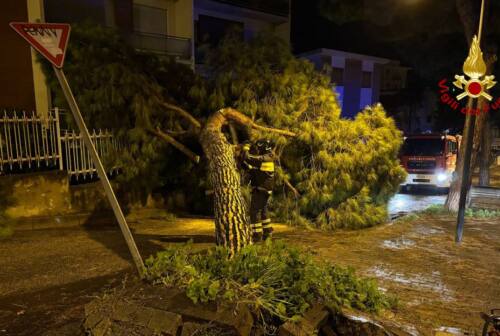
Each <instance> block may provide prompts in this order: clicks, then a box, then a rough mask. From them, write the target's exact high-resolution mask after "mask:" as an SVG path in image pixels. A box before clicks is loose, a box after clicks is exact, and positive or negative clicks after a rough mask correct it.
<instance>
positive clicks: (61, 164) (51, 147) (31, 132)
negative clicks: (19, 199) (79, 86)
mask: <svg viewBox="0 0 500 336" xmlns="http://www.w3.org/2000/svg"><path fill="white" fill-rule="evenodd" d="M59 112H60V111H59V109H57V108H55V109H53V110H51V111H49V113H48V117H47V119H42V118H40V117H39V116H37V115H36V114H35V113H34V112H31V113H28V112H24V111H23V112H16V111H12V112H7V111H3V115H0V174H5V173H22V172H29V171H37V170H48V169H59V170H66V171H67V172H68V175H69V176H70V177H73V178H75V179H77V180H78V179H80V178H81V179H87V178H92V177H95V176H96V172H97V171H96V169H95V167H94V164H93V163H92V159H91V157H90V153H89V151H88V150H87V148H86V147H85V145H84V143H83V139H82V136H81V135H80V134H79V133H77V132H75V131H73V130H64V131H61V126H60V125H61V122H60V121H61V120H60V113H59ZM91 138H92V141H93V142H94V146H95V147H96V150H97V152H98V153H99V155H100V156H101V158H103V159H104V161H106V159H107V158H108V157H109V156H110V154H111V153H112V152H113V151H117V150H119V149H120V145H119V143H118V142H117V141H116V139H115V138H114V137H113V135H112V134H111V132H109V131H107V130H104V131H103V130H98V131H95V130H94V131H93V133H92V134H91ZM117 171H118V169H117V168H115V167H113V168H111V169H110V170H109V173H110V174H113V173H116V172H117Z"/></svg>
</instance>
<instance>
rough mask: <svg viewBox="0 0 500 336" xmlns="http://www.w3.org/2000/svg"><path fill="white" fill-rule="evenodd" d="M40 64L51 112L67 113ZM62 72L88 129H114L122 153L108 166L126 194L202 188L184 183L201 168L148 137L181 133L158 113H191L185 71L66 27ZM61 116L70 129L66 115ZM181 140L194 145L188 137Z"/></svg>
mask: <svg viewBox="0 0 500 336" xmlns="http://www.w3.org/2000/svg"><path fill="white" fill-rule="evenodd" d="M42 64H43V65H44V70H45V74H46V75H47V77H48V82H49V86H50V87H51V89H52V91H53V92H54V100H53V105H54V106H59V107H66V106H67V104H66V101H65V98H64V95H63V94H62V91H61V90H60V87H59V83H58V82H57V78H55V76H54V74H53V72H52V69H51V67H50V65H49V64H48V63H47V62H45V61H42ZM64 72H65V74H66V77H67V78H68V81H69V84H70V86H71V88H72V91H73V94H74V95H75V97H76V99H77V102H78V104H79V107H80V110H81V111H82V114H83V116H84V118H85V120H86V122H87V126H88V127H89V129H93V128H96V129H97V128H107V129H112V130H113V132H114V134H115V136H117V137H118V138H119V140H120V141H121V143H123V144H124V145H125V146H124V148H125V150H124V151H122V152H121V153H114V154H115V155H113V156H112V157H108V158H107V160H106V162H109V164H110V165H116V166H119V167H122V174H121V175H119V176H118V179H119V182H122V183H123V184H126V189H127V190H128V191H134V192H138V193H139V194H142V195H143V194H147V193H148V192H149V191H151V190H152V189H154V188H162V187H165V186H168V187H169V190H170V191H172V190H173V189H175V188H176V187H177V186H178V184H179V183H178V181H179V180H184V181H185V183H184V184H183V185H182V187H189V188H192V189H191V190H196V188H198V189H199V186H198V185H199V184H200V182H199V181H192V180H189V179H187V178H186V176H188V174H189V172H191V173H192V171H193V170H195V171H196V170H198V171H199V173H200V176H203V173H202V172H203V168H201V169H200V168H198V167H196V166H194V165H193V164H192V163H191V162H189V160H187V159H186V158H185V157H184V155H183V154H181V153H179V152H178V151H177V150H176V149H174V148H172V147H171V146H169V145H167V144H166V143H165V142H164V141H163V140H161V139H159V138H157V137H156V136H154V135H152V134H151V132H150V130H151V129H154V128H156V127H157V126H159V127H161V128H162V129H173V130H176V129H179V127H181V126H183V125H182V120H179V119H178V118H175V115H174V114H173V113H171V112H169V111H167V110H165V108H163V107H162V106H161V101H162V100H164V101H166V102H169V103H174V104H176V105H178V106H181V107H190V106H193V105H196V103H192V102H191V101H190V100H189V99H190V98H189V96H188V95H187V94H186V93H187V92H189V89H190V87H192V86H193V85H194V82H195V81H196V77H195V76H194V74H193V72H192V71H191V69H190V68H189V67H187V66H184V65H180V64H177V63H175V62H173V61H171V60H169V59H166V58H165V59H164V58H159V57H157V56H155V55H150V54H145V53H139V52H137V51H135V50H134V49H133V48H132V47H130V46H129V45H128V43H127V42H126V41H124V40H123V38H122V37H121V36H120V35H119V34H118V33H117V32H115V31H114V30H112V29H108V28H103V27H101V26H99V25H95V24H92V23H84V24H81V25H73V26H72V32H71V38H70V42H69V46H68V51H67V55H66V60H65V66H64ZM66 116H67V118H66V119H67V120H66V121H67V123H68V125H69V128H73V129H74V128H75V125H74V124H73V118H72V116H71V113H70V111H69V110H68V111H67V113H66ZM179 140H180V141H182V142H186V143H188V144H191V143H196V140H193V139H192V138H190V137H189V136H186V137H181V138H180V139H179ZM195 146H196V145H195ZM195 148H196V147H195ZM106 162H105V164H106ZM170 187H171V188H170ZM200 193H202V191H200ZM142 195H141V196H142Z"/></svg>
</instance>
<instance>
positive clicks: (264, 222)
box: [262, 218, 271, 224]
mask: <svg viewBox="0 0 500 336" xmlns="http://www.w3.org/2000/svg"><path fill="white" fill-rule="evenodd" d="M267 223H271V218H268V219H264V220H263V221H262V224H267Z"/></svg>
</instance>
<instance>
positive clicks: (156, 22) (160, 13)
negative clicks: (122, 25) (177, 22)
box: [134, 4, 167, 35]
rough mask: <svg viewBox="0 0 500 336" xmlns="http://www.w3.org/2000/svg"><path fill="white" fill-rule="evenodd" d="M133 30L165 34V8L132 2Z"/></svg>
mask: <svg viewBox="0 0 500 336" xmlns="http://www.w3.org/2000/svg"><path fill="white" fill-rule="evenodd" d="M134 31H136V32H141V33H149V34H161V35H167V10H166V9H162V8H156V7H149V6H142V5H135V4H134Z"/></svg>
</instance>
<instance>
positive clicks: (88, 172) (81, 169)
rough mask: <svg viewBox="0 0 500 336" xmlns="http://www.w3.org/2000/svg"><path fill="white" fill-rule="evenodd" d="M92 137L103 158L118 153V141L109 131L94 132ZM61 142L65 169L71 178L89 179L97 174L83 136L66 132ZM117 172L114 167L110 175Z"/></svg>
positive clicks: (110, 170) (73, 132)
mask: <svg viewBox="0 0 500 336" xmlns="http://www.w3.org/2000/svg"><path fill="white" fill-rule="evenodd" d="M90 137H91V139H92V142H93V143H94V146H95V148H96V150H97V153H99V156H100V157H101V158H104V159H106V158H109V156H110V155H111V154H112V152H113V151H117V150H119V148H120V145H119V143H118V141H116V139H115V138H114V137H113V135H112V134H111V133H110V132H109V131H107V130H105V131H102V130H99V131H97V132H96V131H95V130H94V131H93V132H92V133H91V135H90ZM61 142H62V147H63V155H62V156H63V159H64V169H65V170H66V171H67V172H68V174H69V175H70V176H71V177H75V178H76V179H80V178H83V179H87V178H92V177H93V176H95V175H96V174H97V170H96V168H95V166H94V163H93V162H92V158H91V156H90V152H89V151H88V149H87V148H86V147H85V144H84V142H83V137H82V135H81V134H79V133H76V132H75V131H65V132H64V135H62V136H61ZM117 171H118V169H117V168H116V167H112V168H110V169H109V171H108V173H109V174H113V173H116V172H117Z"/></svg>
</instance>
